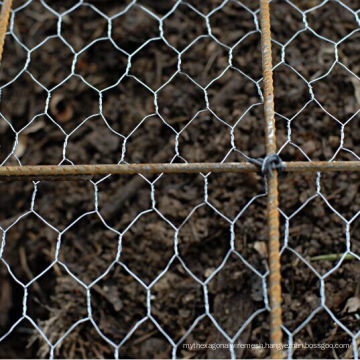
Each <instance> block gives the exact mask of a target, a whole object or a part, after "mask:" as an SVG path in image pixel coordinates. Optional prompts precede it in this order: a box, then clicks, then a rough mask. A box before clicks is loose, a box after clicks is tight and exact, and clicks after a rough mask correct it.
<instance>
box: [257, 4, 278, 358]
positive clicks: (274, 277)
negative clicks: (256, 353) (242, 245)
mask: <svg viewBox="0 0 360 360" xmlns="http://www.w3.org/2000/svg"><path fill="white" fill-rule="evenodd" d="M260 23H261V52H262V67H263V82H264V85H263V91H264V116H265V122H266V125H265V126H266V131H265V134H266V155H267V156H269V155H271V154H275V153H276V134H275V109H274V86H273V77H272V53H271V29H270V6H269V0H260ZM267 180H268V193H267V216H268V235H269V270H270V275H269V295H270V306H271V312H270V340H271V344H272V348H271V356H272V358H275V359H279V358H282V349H281V344H282V330H281V325H282V320H281V272H280V230H279V227H280V223H279V211H278V203H279V196H278V174H277V171H276V170H274V171H273V174H272V176H270V175H268V176H267Z"/></svg>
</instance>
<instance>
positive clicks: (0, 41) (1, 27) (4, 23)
mask: <svg viewBox="0 0 360 360" xmlns="http://www.w3.org/2000/svg"><path fill="white" fill-rule="evenodd" d="M11 6H12V0H4V2H3V4H2V7H1V13H0V62H1V60H2V55H3V51H4V42H5V36H6V30H7V27H8V23H9V18H10V12H11Z"/></svg>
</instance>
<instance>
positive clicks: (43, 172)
mask: <svg viewBox="0 0 360 360" xmlns="http://www.w3.org/2000/svg"><path fill="white" fill-rule="evenodd" d="M283 167H284V168H283V171H284V172H317V171H321V172H328V171H339V172H341V171H360V161H334V162H327V161H313V162H308V161H294V162H283ZM259 171H260V168H259V167H257V166H255V165H254V164H252V163H249V162H238V163H234V162H229V163H188V164H183V163H181V164H168V163H165V164H119V165H116V164H99V165H60V166H56V165H26V166H0V180H4V179H8V180H12V179H15V178H16V179H22V178H29V177H30V178H34V179H39V178H44V179H51V180H53V179H54V180H55V179H58V178H61V179H65V180H76V179H77V177H78V179H82V178H84V177H85V179H86V178H88V177H89V176H95V175H108V174H113V175H115V174H161V173H175V174H182V173H183V174H186V173H189V174H190V173H209V172H213V173H246V172H247V173H248V172H259Z"/></svg>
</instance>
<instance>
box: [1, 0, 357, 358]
mask: <svg viewBox="0 0 360 360" xmlns="http://www.w3.org/2000/svg"><path fill="white" fill-rule="evenodd" d="M44 2H45V3H49V5H51V6H52V8H53V9H54V10H55V11H57V12H59V13H61V12H64V11H66V10H68V9H70V8H71V7H72V6H73V5H74V4H76V1H72V0H66V1H61V2H54V3H52V2H49V1H48V0H45V1H44ZM25 3H26V2H25V0H17V1H14V8H18V9H19V11H18V12H17V13H16V16H15V22H14V27H13V29H12V31H11V33H10V34H9V35H8V36H7V37H6V41H5V48H4V58H3V62H2V72H1V76H0V83H1V85H2V86H3V85H5V84H8V83H9V82H10V83H9V84H8V85H7V86H5V87H4V88H3V89H2V94H1V104H0V110H1V114H2V118H1V119H0V135H1V136H0V160H1V162H3V164H8V165H14V164H18V163H19V162H20V163H21V164H23V165H29V164H60V163H62V164H85V163H118V162H119V161H126V162H129V163H134V162H136V163H145V162H159V163H161V162H170V161H175V162H184V161H188V162H202V161H209V162H219V161H245V160H246V158H245V156H244V154H245V155H246V156H251V157H262V156H264V153H265V146H264V144H265V139H264V130H263V129H264V120H263V108H262V104H261V98H260V96H259V92H258V90H259V89H260V88H261V85H262V84H261V82H258V81H259V80H260V79H261V55H260V40H261V39H260V34H259V32H257V31H256V24H255V22H254V16H253V14H251V13H250V12H249V10H251V11H256V10H257V7H258V5H257V2H254V1H250V0H246V1H245V0H243V1H242V2H241V3H242V4H243V5H245V6H247V9H246V8H245V7H243V6H240V5H239V4H238V3H237V2H229V3H228V4H227V5H225V6H223V7H222V8H221V9H219V10H218V11H215V12H214V13H213V14H212V15H211V16H210V21H209V24H210V28H211V32H212V34H213V36H214V37H216V39H217V41H218V42H216V41H215V40H214V39H211V38H210V37H209V36H207V37H206V36H203V37H200V38H198V40H197V41H195V39H197V37H198V36H201V35H205V34H207V31H208V30H207V27H206V22H205V20H204V18H203V17H201V16H200V15H199V13H197V12H196V11H194V9H196V10H197V11H198V12H202V13H203V14H209V13H210V12H211V11H212V10H214V9H215V8H216V7H218V6H220V5H221V4H222V2H221V1H218V0H211V1H198V0H189V1H187V4H189V5H191V6H188V5H185V4H182V5H179V7H178V8H177V9H176V11H174V12H172V13H171V15H169V16H168V17H167V18H166V20H164V21H163V31H164V36H165V38H166V41H167V42H168V43H169V44H170V45H171V46H168V45H167V44H166V42H165V41H164V40H162V39H157V40H154V41H150V42H148V43H146V42H147V41H149V40H150V39H153V38H156V37H159V27H158V22H157V20H156V19H155V18H154V17H152V16H151V15H149V13H147V12H146V11H144V9H143V8H142V7H141V6H144V7H146V8H147V9H149V10H150V11H151V12H153V13H154V14H155V15H156V16H158V17H162V16H165V15H166V14H167V13H168V12H169V11H171V9H172V7H173V6H174V4H175V3H176V2H175V1H165V0H159V1H156V2H154V1H147V0H140V1H138V4H139V5H141V6H137V5H135V6H133V7H131V8H130V9H128V10H127V11H126V12H124V13H123V15H121V16H118V17H115V18H114V20H113V22H112V32H111V34H112V39H113V41H114V42H113V43H112V42H110V41H109V40H108V39H107V40H106V39H105V38H106V37H107V31H108V29H107V26H108V25H107V24H108V23H107V20H106V19H105V18H104V16H102V15H101V13H100V12H102V13H103V14H105V15H106V16H113V15H115V14H118V13H121V12H122V11H124V10H125V9H126V6H127V5H128V3H130V1H129V2H127V1H114V0H101V1H100V0H89V1H88V3H90V4H92V6H93V7H90V6H87V5H83V6H80V7H78V8H77V9H75V10H74V11H72V12H70V13H68V14H67V15H64V16H63V20H62V23H61V34H62V36H63V39H60V38H59V37H54V38H51V39H49V40H48V41H46V42H45V43H43V45H42V46H40V47H38V48H36V49H35V50H34V51H32V52H31V57H30V58H31V61H30V63H29V64H28V67H27V70H28V71H25V72H23V73H22V69H23V68H24V66H25V64H26V61H27V60H26V59H27V55H28V53H27V51H26V50H25V48H24V47H22V46H20V45H19V43H18V42H17V41H15V36H16V37H17V38H18V39H19V41H21V42H22V43H23V44H24V46H26V47H28V48H29V49H33V48H34V47H36V46H37V45H38V44H40V43H41V42H42V41H43V40H44V39H46V37H48V36H53V35H56V33H57V17H56V15H55V13H54V12H50V11H49V10H48V9H47V8H46V7H45V6H44V5H43V4H42V3H41V2H40V1H35V0H34V1H32V2H31V3H30V4H28V5H27V6H25V7H24V8H23V9H21V8H20V7H21V6H22V5H23V4H25ZM292 3H293V4H294V5H296V6H297V7H298V9H300V10H302V11H305V10H309V9H310V8H311V7H313V6H316V5H318V4H320V3H321V1H317V0H315V1H302V0H293V1H292ZM342 3H343V4H345V5H346V6H347V7H348V9H346V8H345V7H342V6H340V5H339V4H338V3H336V2H333V1H330V2H328V3H327V4H326V5H324V6H321V7H319V8H317V9H316V10H314V11H310V12H309V13H308V14H307V22H308V25H309V26H310V27H311V29H313V30H314V31H315V32H317V34H318V35H316V34H315V33H313V32H311V31H309V30H307V31H303V32H300V33H298V35H297V36H296V37H295V38H294V35H295V34H296V33H297V32H298V31H299V30H301V29H303V28H304V24H303V20H302V14H301V13H299V11H298V10H296V9H295V7H292V6H290V5H289V2H285V1H273V2H272V3H271V11H272V17H271V21H272V32H273V40H274V42H273V54H274V56H273V57H274V59H273V62H274V65H276V66H275V71H274V83H275V108H276V112H277V117H276V122H277V139H278V148H279V149H280V150H279V152H280V156H281V157H282V159H283V160H286V161H295V160H334V159H335V160H355V159H359V157H360V142H359V140H360V122H359V120H360V118H359V115H358V114H357V111H359V108H360V81H359V80H358V78H356V77H355V76H354V74H356V75H357V76H360V62H359V56H358V53H359V36H360V35H359V34H360V33H359V32H354V33H353V34H352V35H351V36H349V37H347V38H346V39H345V40H344V41H342V42H340V43H339V45H338V50H337V52H338V59H339V63H337V64H336V65H335V66H334V67H331V66H332V64H333V61H334V59H335V51H334V45H333V43H331V42H329V41H325V40H324V37H326V38H327V39H329V40H331V41H334V42H337V41H339V40H341V39H343V38H344V37H345V36H347V35H349V34H350V33H351V32H353V31H354V30H356V29H358V24H357V22H356V20H355V17H354V13H352V12H351V11H350V10H349V9H352V10H353V11H356V10H357V9H359V8H360V2H359V1H358V0H356V1H345V0H343V2H342ZM94 7H96V8H97V9H98V10H99V11H100V12H99V11H96V10H95V8H94ZM192 7H193V8H192ZM320 36H321V37H322V38H321V37H320ZM99 38H104V40H101V41H98V42H95V43H93V44H92V45H91V46H89V47H88V48H84V47H85V46H87V45H89V44H90V43H91V42H92V41H94V40H96V39H99ZM240 39H242V40H241V41H239V40H240ZM290 39H292V40H291V41H289V40H290ZM66 43H68V44H69V45H71V47H72V48H73V51H74V52H79V55H78V58H77V62H76V65H75V67H74V72H75V74H77V75H76V76H75V75H73V76H71V77H70V78H69V79H68V80H66V81H64V80H65V79H67V77H68V76H69V74H71V71H72V70H71V67H72V61H73V58H74V55H73V53H72V51H71V49H70V48H69V46H67V44H66ZM144 43H146V45H145V46H144V47H141V46H142V45H143V44H144ZM235 45H236V46H235ZM229 46H230V47H233V51H232V64H233V67H231V68H229V69H227V70H226V72H225V73H224V71H225V69H226V68H227V66H228V61H229V48H228V47H229ZM140 47H141V48H140ZM119 48H121V49H122V50H121V51H120V50H119ZM138 49H140V50H139V51H137V50H138ZM184 49H186V50H185V51H184V52H183V53H182V55H181V60H182V62H181V69H182V72H181V73H178V74H176V75H175V76H174V73H175V72H176V71H177V64H178V59H177V54H176V51H178V52H181V51H183V50H184ZM282 50H285V58H284V59H285V62H284V63H281V52H282ZM134 52H136V53H135V55H134V56H133V57H132V58H131V68H130V70H129V74H128V76H125V77H124V74H125V72H126V67H127V64H128V59H127V55H126V54H127V53H128V54H131V53H134ZM330 70H331V71H330ZM19 74H21V75H20V76H18V75H19ZM322 75H325V76H324V77H322V78H321V79H319V78H320V77H321V76H322ZM17 76H18V77H17ZM314 79H319V80H316V81H314V82H311V81H312V80H314ZM120 80H121V81H120ZM257 82H258V83H257ZM309 82H311V87H312V93H313V97H314V98H313V99H312V95H311V93H310V91H309V89H310V85H309ZM205 87H206V94H205V92H204V90H203V88H205ZM155 93H156V99H157V107H156V106H155V105H154V96H155V95H154V94H155ZM49 95H50V97H49ZM207 102H208V104H209V109H210V110H209V109H207V107H206V104H207ZM239 118H241V120H240V121H238V119H239ZM232 128H233V129H234V130H233V132H232V131H231V129H232ZM289 130H291V133H290V132H289ZM16 137H17V142H16V143H15V144H16V148H15V150H13V149H14V142H15V141H16ZM359 176H360V175H359V174H357V173H334V174H329V173H328V174H310V173H306V174H282V175H281V176H280V185H279V191H280V209H281V231H282V245H283V252H282V259H281V261H282V292H283V306H282V311H283V321H284V325H285V326H286V328H287V329H288V330H289V333H291V332H293V334H294V335H293V339H292V341H293V343H294V344H305V343H308V344H310V343H311V344H320V343H325V344H350V343H351V337H350V335H349V333H350V332H352V334H356V333H358V332H359V330H360V329H359V327H360V326H359V306H357V307H356V306H353V307H352V308H351V306H350V304H351V302H352V303H355V304H356V301H357V303H358V302H359V297H360V285H359V275H360V267H359V262H358V261H356V260H354V259H352V260H351V259H350V260H344V261H343V262H339V259H340V258H339V257H338V258H336V257H335V260H334V259H332V260H331V259H330V258H329V257H328V259H327V260H319V259H318V260H317V259H316V257H317V256H318V255H329V254H340V255H341V254H342V253H344V251H346V250H351V251H353V253H355V254H357V255H358V256H359V255H360V227H359V226H358V224H359V221H358V217H357V216H356V215H357V213H358V211H359V210H360V195H359V183H360V178H359ZM205 192H206V194H205ZM264 194H265V186H264V182H263V178H262V177H261V176H260V175H259V174H188V175H180V174H179V175H175V174H174V175H170V174H168V175H166V174H163V175H160V176H146V177H145V176H139V175H135V176H130V175H129V176H107V177H103V178H100V177H96V178H93V179H90V180H89V179H87V180H86V179H82V180H81V181H80V180H79V179H77V180H76V181H65V180H63V179H62V180H61V181H39V182H32V181H13V182H1V183H0V196H1V202H0V226H1V231H2V233H3V235H4V239H5V242H3V244H2V249H3V253H2V260H3V261H2V262H0V289H1V292H0V339H1V336H3V335H4V334H6V333H7V332H8V331H9V330H10V329H11V327H12V326H13V325H14V324H15V323H16V321H17V320H18V319H20V318H21V316H22V313H23V296H24V288H26V290H27V298H26V303H25V305H26V311H27V312H26V314H27V315H28V316H29V318H31V319H32V320H31V321H32V322H30V321H29V319H24V320H22V321H21V322H20V323H18V324H17V325H16V326H15V327H14V328H12V331H11V332H10V333H9V334H8V335H7V336H5V338H4V339H3V341H2V342H1V343H0V357H1V358H38V357H48V356H49V354H50V353H49V351H50V349H49V346H48V344H47V343H46V342H45V341H44V340H43V338H42V336H41V335H40V333H39V332H38V331H36V330H34V324H36V327H38V328H40V329H41V330H42V331H43V333H44V334H45V335H46V336H47V337H48V339H49V340H50V341H51V342H52V343H53V344H54V343H56V342H57V341H58V340H59V339H60V338H61V337H62V336H63V335H64V334H65V333H66V332H67V331H68V330H69V329H70V328H71V327H72V325H74V324H75V323H76V322H77V321H79V320H81V319H87V318H88V316H89V312H88V311H89V310H91V314H90V315H91V316H90V319H88V320H84V321H83V322H79V323H77V326H75V327H72V328H71V331H70V332H69V333H67V334H66V336H65V337H64V338H63V341H62V342H61V344H60V345H59V346H57V347H56V348H55V350H54V356H55V357H56V358H112V357H114V348H113V347H112V346H111V345H110V343H109V341H111V342H113V343H115V344H118V343H120V342H123V344H122V346H121V347H120V349H119V354H118V355H119V356H120V357H125V358H168V357H171V356H172V355H173V347H172V345H171V343H170V341H169V339H171V341H173V342H175V343H176V344H178V347H177V349H176V356H177V357H180V358H228V357H229V356H230V352H229V350H228V349H226V348H225V349H219V348H218V349H210V348H207V349H204V348H202V349H197V350H190V349H188V348H186V347H184V346H183V344H186V343H188V344H189V343H195V342H198V343H207V344H214V343H224V344H226V343H228V340H226V338H225V337H224V334H225V333H226V334H228V336H230V337H232V336H234V335H235V334H237V331H238V330H239V329H240V328H241V327H242V326H243V325H244V324H245V323H246V321H247V323H246V326H244V327H243V328H241V329H242V331H241V332H240V334H238V337H237V341H236V342H238V343H250V344H257V343H269V314H268V312H267V310H266V301H267V298H266V294H265V293H264V291H263V284H262V277H260V276H259V275H264V274H266V271H267V264H266V260H267V229H266V197H265V195H264ZM205 195H206V196H207V200H208V204H206V203H205V202H204V199H205ZM209 204H210V205H209ZM297 210H299V211H297ZM234 220H236V221H235V222H234V227H233V229H232V227H231V223H232V222H233V221H234ZM350 220H351V222H350ZM347 222H349V225H347ZM347 227H348V228H347ZM286 229H288V230H287V231H285V230H286ZM286 233H288V236H287V237H286ZM60 242H61V246H60V247H59V244H60ZM232 243H233V246H234V248H235V250H236V253H237V254H238V255H236V253H235V252H231V251H230V249H231V246H232V245H231V244H232ZM4 244H5V246H4ZM119 244H121V246H120V247H119ZM176 252H178V253H179V257H176V256H175V257H174V254H175V253H176ZM118 255H120V258H119V262H116V260H118ZM55 259H57V260H58V261H57V262H56V263H54V260H55ZM329 259H330V260H329ZM6 264H8V265H9V267H7V266H6ZM111 265H112V266H111ZM336 266H337V267H336ZM217 270H219V271H218V272H216V271H217ZM214 272H215V273H214ZM40 274H42V275H41V276H39V275H40ZM15 278H16V279H17V281H15ZM33 279H35V280H33ZM321 279H322V280H323V284H324V289H323V291H324V294H325V297H323V298H322V297H321V281H320V280H321ZM202 281H207V282H206V284H207V292H206V293H204V287H203V286H202V285H201V282H202ZM90 284H91V290H90V293H91V301H90V303H88V302H87V292H86V289H85V287H86V286H89V285H90ZM148 289H150V291H148ZM205 299H206V301H205ZM354 299H355V300H354ZM322 300H324V301H325V305H326V309H327V310H326V309H325V307H324V306H322ZM149 302H150V304H151V306H150V308H151V318H152V321H151V320H150V319H149V318H147V319H146V316H147V315H149V314H148V310H149V306H148V303H149ZM323 305H324V304H323ZM206 307H208V311H209V312H210V313H211V314H212V316H213V321H211V319H210V318H209V317H207V316H202V315H203V314H204V313H205V310H206ZM330 313H331V314H332V316H330ZM334 318H336V319H337V321H334ZM196 319H197V322H194V321H195V320H196ZM215 320H216V321H215ZM216 324H217V325H216ZM341 325H342V326H341ZM345 327H346V328H347V329H348V332H346V331H345V330H344V328H345ZM190 328H191V329H192V331H191V332H190V333H189V332H188V330H189V329H190ZM219 328H221V329H222V331H219ZM160 329H162V330H161V331H160ZM100 333H101V334H102V335H103V337H102V336H100ZM165 333H166V334H167V335H166V336H165V335H164V334H165ZM106 339H107V340H106ZM288 341H289V338H288V336H287V335H286V334H285V333H284V343H287V342H288ZM350 350H351V349H350ZM351 354H352V353H351V351H350V352H349V350H348V349H344V348H337V349H330V348H326V349H324V350H321V349H310V350H309V349H305V348H299V349H297V350H295V351H294V353H293V355H292V356H293V357H294V358H342V357H349V356H352V355H351ZM235 355H236V357H238V358H268V357H270V350H269V349H261V348H252V349H241V348H237V349H235Z"/></svg>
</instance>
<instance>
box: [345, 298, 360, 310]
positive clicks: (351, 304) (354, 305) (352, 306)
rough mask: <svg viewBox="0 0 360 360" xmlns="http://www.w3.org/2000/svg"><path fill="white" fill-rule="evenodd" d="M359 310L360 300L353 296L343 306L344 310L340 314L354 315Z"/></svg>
mask: <svg viewBox="0 0 360 360" xmlns="http://www.w3.org/2000/svg"><path fill="white" fill-rule="evenodd" d="M359 309H360V298H359V297H357V296H353V297H351V298H349V299H348V300H347V302H346V304H345V307H344V310H343V311H342V313H345V312H347V313H354V312H356V311H358V310H359Z"/></svg>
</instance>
